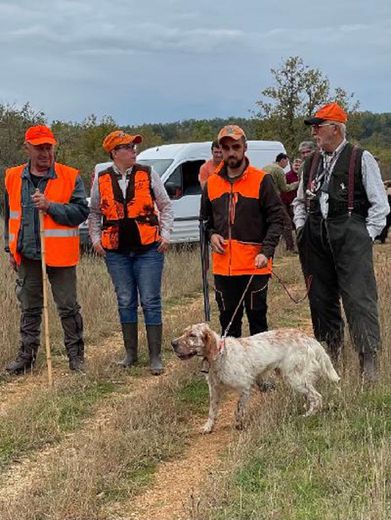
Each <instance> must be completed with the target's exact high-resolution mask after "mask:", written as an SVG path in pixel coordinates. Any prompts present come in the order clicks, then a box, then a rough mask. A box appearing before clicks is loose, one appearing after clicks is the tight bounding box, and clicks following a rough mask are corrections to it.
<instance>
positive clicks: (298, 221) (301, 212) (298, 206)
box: [292, 175, 307, 229]
mask: <svg viewBox="0 0 391 520" xmlns="http://www.w3.org/2000/svg"><path fill="white" fill-rule="evenodd" d="M292 208H293V222H294V224H295V226H296V229H299V228H301V227H303V226H304V224H305V221H306V219H307V210H306V207H305V197H304V186H303V175H301V177H300V183H299V187H298V189H297V194H296V198H295V199H294V201H293V202H292Z"/></svg>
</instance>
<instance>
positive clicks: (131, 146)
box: [114, 143, 137, 151]
mask: <svg viewBox="0 0 391 520" xmlns="http://www.w3.org/2000/svg"><path fill="white" fill-rule="evenodd" d="M114 150H133V151H136V150H137V146H136V145H135V144H132V143H129V144H119V145H118V146H116V147H115V148H114Z"/></svg>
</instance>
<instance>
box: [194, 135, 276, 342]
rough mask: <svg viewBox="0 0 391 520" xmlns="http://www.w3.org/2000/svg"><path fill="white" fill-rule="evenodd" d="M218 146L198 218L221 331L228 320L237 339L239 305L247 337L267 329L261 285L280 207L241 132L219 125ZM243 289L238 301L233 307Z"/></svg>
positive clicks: (264, 282) (264, 284)
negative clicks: (218, 163)
mask: <svg viewBox="0 0 391 520" xmlns="http://www.w3.org/2000/svg"><path fill="white" fill-rule="evenodd" d="M218 142H219V143H220V146H221V149H222V154H223V162H222V165H221V167H220V169H219V170H218V171H216V175H212V176H211V177H209V178H208V179H207V181H206V186H205V188H204V190H203V194H202V200H201V214H200V217H201V220H202V221H203V222H204V223H205V225H206V232H207V234H208V236H209V240H210V243H211V247H212V260H213V274H214V278H215V288H216V301H217V304H218V307H219V311H220V324H221V327H222V331H223V333H224V332H225V331H226V330H227V328H228V326H229V324H230V322H231V320H232V318H233V321H232V323H231V325H230V326H229V330H228V331H227V332H228V335H230V336H234V337H240V336H241V334H242V316H243V310H244V309H243V307H245V309H246V314H247V318H248V321H249V326H250V334H251V335H253V334H257V333H259V332H263V331H266V330H267V320H266V311H267V304H266V296H267V283H268V280H269V277H270V275H271V272H272V258H273V254H274V249H275V247H276V246H277V244H278V241H279V238H280V235H281V231H282V226H283V221H284V209H283V206H282V202H281V199H280V197H279V196H278V194H277V192H276V190H275V188H274V184H273V180H272V177H271V176H270V175H268V174H267V173H266V172H264V171H262V170H258V169H256V168H254V167H253V166H251V165H250V164H249V161H248V159H247V157H246V155H245V152H246V149H247V144H246V136H245V133H244V131H243V130H242V129H241V128H240V127H238V126H236V125H228V126H225V127H224V128H222V129H221V130H220V132H219V135H218ZM251 275H254V276H253V278H252V280H251V283H250V277H251ZM249 283H250V285H249V286H248V284H249ZM247 286H248V287H247ZM246 288H247V291H246V294H245V297H244V302H242V303H241V304H240V305H239V302H240V300H241V297H242V295H243V293H244V291H245V290H246ZM236 309H237V312H236V314H235V311H236ZM234 314H235V316H234Z"/></svg>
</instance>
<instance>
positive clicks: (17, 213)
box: [9, 211, 20, 218]
mask: <svg viewBox="0 0 391 520" xmlns="http://www.w3.org/2000/svg"><path fill="white" fill-rule="evenodd" d="M9 217H10V218H19V217H20V211H10V214H9Z"/></svg>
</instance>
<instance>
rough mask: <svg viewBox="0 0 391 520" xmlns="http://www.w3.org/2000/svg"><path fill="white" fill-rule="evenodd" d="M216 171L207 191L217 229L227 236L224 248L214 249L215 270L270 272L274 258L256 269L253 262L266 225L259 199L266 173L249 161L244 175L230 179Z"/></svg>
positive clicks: (226, 272)
mask: <svg viewBox="0 0 391 520" xmlns="http://www.w3.org/2000/svg"><path fill="white" fill-rule="evenodd" d="M216 173H217V175H212V176H210V177H209V178H208V180H207V192H208V198H209V200H210V202H211V205H212V213H213V221H214V229H215V231H216V233H218V234H219V235H221V236H222V237H223V238H224V239H225V252H224V254H219V253H215V252H213V253H212V261H213V274H218V275H224V276H239V275H250V274H262V275H264V274H271V273H272V266H273V261H272V259H271V258H270V259H269V260H268V263H267V266H266V267H264V268H262V269H256V268H255V265H254V262H255V257H256V256H257V255H258V254H259V253H261V252H262V240H261V236H262V229H265V226H266V222H265V217H264V216H263V215H262V214H261V210H260V208H259V203H258V201H259V190H260V187H261V184H262V181H263V179H264V177H265V175H267V174H266V173H265V172H264V171H262V170H258V169H256V168H254V167H253V166H250V165H249V166H248V167H247V168H246V170H245V172H244V173H243V175H242V176H241V177H240V178H239V179H238V180H236V181H235V182H233V183H231V182H229V181H228V180H226V179H225V178H224V177H222V175H221V174H219V173H220V172H216Z"/></svg>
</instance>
